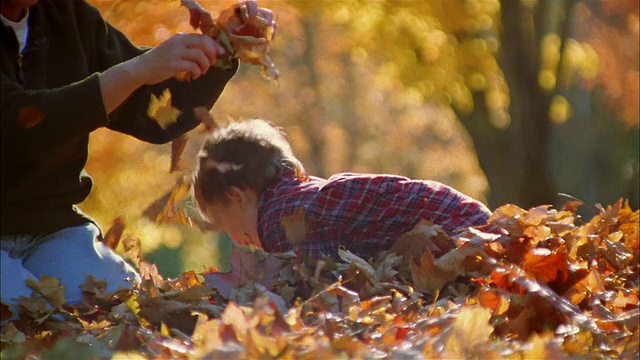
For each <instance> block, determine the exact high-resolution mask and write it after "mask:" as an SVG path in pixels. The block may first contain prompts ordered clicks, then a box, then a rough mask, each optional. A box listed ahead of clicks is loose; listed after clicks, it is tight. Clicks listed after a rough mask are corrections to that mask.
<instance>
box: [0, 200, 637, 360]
mask: <svg viewBox="0 0 640 360" xmlns="http://www.w3.org/2000/svg"><path fill="white" fill-rule="evenodd" d="M575 207H576V204H567V205H566V206H565V208H564V209H562V210H556V209H553V208H551V207H549V206H539V207H535V208H532V209H529V210H524V209H522V208H519V207H517V206H515V205H504V206H502V207H500V208H498V209H497V211H496V212H495V213H494V215H493V216H492V218H491V219H490V222H491V223H492V224H494V225H497V226H500V227H501V228H503V229H504V230H505V231H506V234H505V235H493V234H485V233H482V232H480V231H477V230H475V229H473V228H469V229H466V230H465V231H463V232H462V233H460V234H459V235H457V236H455V237H454V238H451V237H449V236H448V235H447V234H446V233H444V232H442V231H441V230H440V229H439V228H438V227H437V226H433V225H429V224H426V223H424V224H420V225H419V226H418V227H417V228H416V229H415V230H414V231H412V232H410V233H409V234H407V235H406V236H404V237H402V238H400V239H399V240H398V242H397V243H396V245H394V247H393V248H392V249H390V250H389V251H385V252H381V253H380V254H379V256H377V257H376V258H375V259H361V258H359V257H357V256H355V255H354V254H352V253H350V252H349V251H340V257H341V258H340V259H331V258H325V259H322V260H319V261H303V260H302V259H299V258H298V257H297V256H296V255H295V254H294V253H293V252H291V253H285V254H266V253H264V252H262V251H260V250H255V249H253V251H252V250H251V249H249V250H247V249H244V250H240V249H236V250H235V251H234V253H233V254H232V257H231V263H232V269H231V271H230V272H228V273H222V272H219V271H218V270H216V269H209V270H208V271H205V272H203V273H199V274H198V273H196V272H194V271H189V272H185V273H183V274H182V275H181V276H179V277H178V278H175V279H164V278H163V277H162V276H161V275H160V274H159V273H158V271H157V269H156V268H155V266H154V265H153V264H150V263H148V262H147V261H145V260H144V259H143V258H142V255H141V252H140V242H139V240H138V239H135V238H132V237H130V236H128V235H127V233H126V231H123V229H122V226H123V225H122V224H121V223H117V224H116V228H115V230H114V231H113V232H112V233H115V234H116V235H115V236H116V238H117V240H116V241H114V239H111V240H110V242H111V243H112V244H114V243H117V242H118V241H120V240H121V241H122V242H123V244H124V248H125V250H126V256H127V257H128V259H129V260H130V261H131V262H132V263H134V264H135V265H136V266H138V268H139V269H140V272H141V274H142V275H143V278H144V280H143V282H142V284H136V285H135V286H134V287H133V289H131V290H120V291H117V292H115V293H105V291H104V289H105V287H106V284H105V283H104V282H103V281H99V280H97V279H95V278H92V277H88V278H87V282H86V284H85V285H83V290H84V295H85V296H84V301H83V302H82V303H81V304H78V305H74V306H69V305H68V304H65V301H64V295H63V294H64V292H63V290H62V287H61V286H60V285H59V283H58V281H57V280H56V279H53V278H46V277H43V278H42V279H41V280H40V281H32V282H30V283H29V286H30V287H31V288H32V289H33V290H34V292H33V295H32V296H31V297H30V298H21V299H20V305H21V313H20V317H19V319H18V320H14V321H12V322H11V323H10V324H9V325H7V326H5V327H3V330H2V346H3V353H2V354H3V358H4V356H5V355H6V356H7V357H8V358H14V357H20V358H22V357H27V356H40V357H43V358H59V357H60V356H64V354H65V353H66V352H67V351H73V352H74V353H76V354H82V357H86V358H95V357H114V358H120V357H134V356H137V357H147V358H168V357H170V358H177V359H200V358H317V359H327V358H338V357H339V358H345V357H347V358H370V357H383V358H399V357H403V358H404V357H408V358H468V357H473V358H499V357H500V358H501V357H508V358H512V357H524V358H563V357H582V356H595V357H600V358H625V359H632V358H637V357H638V217H639V211H632V210H631V209H630V207H629V206H628V204H627V202H625V201H622V200H621V201H619V202H617V203H616V204H614V205H611V206H608V207H606V208H603V207H600V206H597V207H598V209H599V215H597V216H595V217H594V218H592V219H591V220H589V221H588V222H586V223H583V222H582V221H581V219H580V218H579V217H578V216H577V215H576V213H575ZM120 237H121V239H120ZM112 246H113V245H112ZM7 311H8V309H7V308H6V307H5V306H4V305H3V317H4V316H6V315H7V314H6V312H7Z"/></svg>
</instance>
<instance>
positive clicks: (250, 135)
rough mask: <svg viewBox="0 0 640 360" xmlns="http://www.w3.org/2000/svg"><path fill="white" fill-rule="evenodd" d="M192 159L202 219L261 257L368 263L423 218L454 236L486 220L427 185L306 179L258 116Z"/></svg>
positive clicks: (278, 134)
mask: <svg viewBox="0 0 640 360" xmlns="http://www.w3.org/2000/svg"><path fill="white" fill-rule="evenodd" d="M198 158H199V165H198V168H197V170H196V173H195V178H194V200H195V203H196V206H197V207H198V209H199V211H200V212H201V213H202V215H203V217H204V218H205V219H207V221H209V222H210V223H211V224H212V226H213V227H214V228H215V229H217V230H219V231H222V232H226V233H227V234H228V235H229V236H230V237H231V238H232V239H233V240H234V241H235V242H236V243H239V244H241V245H255V246H257V247H262V248H264V250H266V251H267V252H286V251H289V250H292V249H294V250H297V251H298V253H299V255H301V256H308V257H310V258H313V259H319V258H322V257H323V256H325V255H331V256H332V258H333V259H334V260H335V259H338V257H337V252H338V247H339V246H344V247H345V248H346V249H348V250H350V251H351V252H352V253H354V254H355V255H358V256H360V257H362V258H364V259H368V258H370V257H373V256H375V255H376V254H377V253H378V252H380V251H383V250H387V249H389V248H390V247H391V245H392V244H393V243H394V241H395V240H396V239H398V238H399V237H400V236H401V235H403V234H405V233H407V232H409V231H411V230H412V229H413V228H414V227H415V226H416V225H417V224H418V223H419V222H420V221H422V220H423V219H424V220H427V221H430V222H432V223H434V224H437V225H440V226H441V227H442V228H443V229H444V230H445V231H446V232H447V233H449V234H454V233H455V232H456V231H457V230H461V229H464V228H467V227H471V226H476V227H482V226H485V225H486V222H487V220H488V219H489V217H490V216H491V212H490V211H489V209H487V207H486V206H485V205H483V204H482V203H480V202H479V201H476V200H474V199H472V198H471V197H469V196H466V195H464V194H462V193H460V192H459V191H456V190H455V189H453V188H451V187H449V186H446V185H444V184H441V183H438V182H435V181H421V180H410V179H408V178H406V177H402V176H396V175H374V174H353V173H342V174H336V175H333V176H331V177H330V178H329V179H326V180H325V179H321V178H319V177H315V176H306V175H305V174H304V169H303V166H302V164H301V163H300V161H299V160H298V159H296V157H295V156H294V155H293V152H292V150H291V147H290V145H289V143H288V142H287V140H286V137H285V134H284V133H283V132H282V131H281V130H279V129H278V128H276V127H273V126H271V125H270V124H269V123H268V122H266V121H264V120H259V119H254V120H248V121H244V122H236V123H232V124H231V125H229V126H227V127H224V128H219V129H217V130H216V131H214V132H213V133H212V134H211V135H210V137H209V138H207V140H206V141H205V143H204V144H203V147H202V150H201V152H200V154H199V155H198ZM303 218H304V220H302V219H303ZM292 219H297V220H295V221H294V223H295V222H296V221H298V222H299V224H298V225H301V224H304V225H303V226H304V231H303V233H304V238H301V239H295V238H293V239H292V238H291V236H289V237H287V229H286V228H287V225H286V223H287V222H288V221H291V220H292Z"/></svg>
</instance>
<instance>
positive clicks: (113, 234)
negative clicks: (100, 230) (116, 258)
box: [102, 216, 125, 250]
mask: <svg viewBox="0 0 640 360" xmlns="http://www.w3.org/2000/svg"><path fill="white" fill-rule="evenodd" d="M124 228H125V224H124V219H123V218H122V216H118V217H116V218H115V219H113V224H112V225H111V227H110V228H109V230H107V232H106V233H105V234H104V237H103V238H102V243H103V244H105V245H106V246H107V247H108V248H109V249H112V250H115V249H116V248H117V247H118V244H120V238H121V237H122V233H123V232H124Z"/></svg>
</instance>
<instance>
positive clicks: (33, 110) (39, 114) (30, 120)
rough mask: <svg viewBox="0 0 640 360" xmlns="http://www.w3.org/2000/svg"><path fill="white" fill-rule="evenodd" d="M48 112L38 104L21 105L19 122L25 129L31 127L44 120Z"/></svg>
mask: <svg viewBox="0 0 640 360" xmlns="http://www.w3.org/2000/svg"><path fill="white" fill-rule="evenodd" d="M45 117H46V113H45V112H44V111H42V110H40V109H39V108H38V107H36V106H26V107H21V108H20V109H19V110H18V123H19V124H20V125H22V127H23V128H24V129H30V128H32V127H34V126H36V125H38V124H40V123H41V122H42V120H44V118H45Z"/></svg>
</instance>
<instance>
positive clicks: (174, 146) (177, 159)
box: [169, 134, 189, 173]
mask: <svg viewBox="0 0 640 360" xmlns="http://www.w3.org/2000/svg"><path fill="white" fill-rule="evenodd" d="M188 140H189V136H188V135H187V134H182V135H180V136H179V137H177V138H176V139H175V140H173V141H172V142H171V168H170V169H169V172H170V173H172V172H175V171H182V170H184V169H185V165H184V161H183V160H182V153H183V152H184V149H185V147H186V146H187V141H188Z"/></svg>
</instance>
